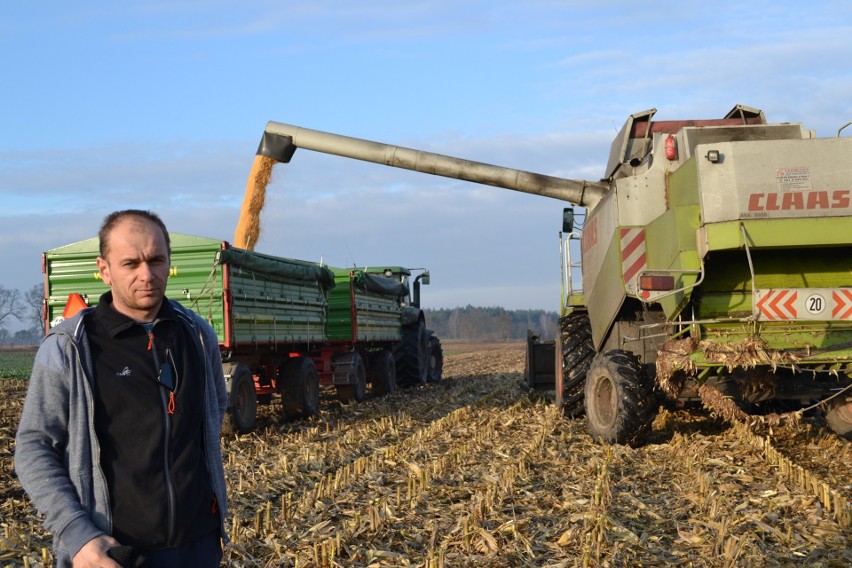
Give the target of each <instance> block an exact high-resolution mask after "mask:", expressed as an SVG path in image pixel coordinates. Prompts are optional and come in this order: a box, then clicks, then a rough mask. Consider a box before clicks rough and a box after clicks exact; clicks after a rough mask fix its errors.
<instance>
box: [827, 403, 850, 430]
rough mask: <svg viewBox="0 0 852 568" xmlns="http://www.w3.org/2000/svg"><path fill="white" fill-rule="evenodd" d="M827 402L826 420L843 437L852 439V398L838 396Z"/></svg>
mask: <svg viewBox="0 0 852 568" xmlns="http://www.w3.org/2000/svg"><path fill="white" fill-rule="evenodd" d="M825 404H826V407H827V408H826V410H825V421H826V422H828V425H829V427H830V428H831V429H832V430H834V433H835V434H837V435H838V436H840V437H841V438H846V439H847V440H852V399H849V398H848V397H847V398H844V397H842V396H838V397H836V398H833V399H831V400H830V401H828V402H827V403H825Z"/></svg>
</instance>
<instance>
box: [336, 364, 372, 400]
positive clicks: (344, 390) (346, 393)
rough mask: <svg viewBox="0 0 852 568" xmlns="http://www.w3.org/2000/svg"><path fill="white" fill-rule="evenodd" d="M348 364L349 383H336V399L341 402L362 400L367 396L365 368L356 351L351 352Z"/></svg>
mask: <svg viewBox="0 0 852 568" xmlns="http://www.w3.org/2000/svg"><path fill="white" fill-rule="evenodd" d="M350 364H351V365H352V369H351V370H350V373H351V374H350V378H351V380H352V383H351V384H348V385H337V400H339V401H340V402H343V403H347V402H352V401H353V400H354V401H355V402H363V401H364V399H365V398H367V368H366V367H365V366H364V360H363V359H361V355H360V354H358V353H357V352H354V353H352V355H351V359H350Z"/></svg>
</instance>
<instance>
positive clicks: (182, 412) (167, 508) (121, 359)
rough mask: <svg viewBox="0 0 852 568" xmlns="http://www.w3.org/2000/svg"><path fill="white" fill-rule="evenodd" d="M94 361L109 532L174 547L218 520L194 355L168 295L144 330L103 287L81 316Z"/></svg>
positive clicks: (144, 545)
mask: <svg viewBox="0 0 852 568" xmlns="http://www.w3.org/2000/svg"><path fill="white" fill-rule="evenodd" d="M86 332H87V334H88V338H89V342H90V344H91V347H92V354H93V360H94V361H93V362H94V367H95V377H94V382H95V430H96V432H97V436H98V442H99V444H100V450H101V452H100V465H101V468H102V469H103V472H104V475H105V476H106V480H107V485H108V487H109V494H110V506H111V509H112V515H113V536H114V537H115V538H116V539H117V540H118V541H119V542H120V543H122V544H128V545H132V546H135V547H137V548H139V549H142V550H157V549H164V548H174V547H176V546H180V545H183V544H187V543H189V542H192V541H194V540H195V539H197V538H199V537H201V536H203V535H205V534H207V533H209V532H211V531H213V530H216V529H217V528H218V526H219V518H218V513H217V511H216V509H215V506H216V505H215V502H214V499H213V490H212V487H211V484H210V475H209V473H208V471H207V466H206V464H205V461H204V453H203V443H204V435H203V420H204V385H205V382H204V366H203V360H202V359H201V357H202V356H203V354H202V353H200V352H199V350H198V349H196V348H195V345H196V342H195V341H194V340H193V338H192V336H191V335H189V334H190V333H192V332H191V330H190V329H188V327H187V326H186V325H185V324H184V323H183V322H182V321H181V319H179V317H178V316H177V314H176V313H175V311H174V308H173V307H172V306H171V304H169V302H168V300H164V302H163V307H162V308H161V309H160V312H159V314H158V315H157V318H156V320H155V323H154V325H153V326H152V327H151V331H150V333H149V331H147V330H146V327H145V326H143V325H142V324H139V323H136V322H135V321H133V320H132V319H130V318H128V317H126V316H124V315H122V314H120V313H118V312H116V311H115V310H114V309H113V307H112V294H111V293H110V292H107V293H106V294H104V295H103V296H102V297H101V299H100V303H99V304H98V307H97V309H96V310H95V311H94V312H93V313H92V314H91V315H90V316H89V317H88V318H87V320H86Z"/></svg>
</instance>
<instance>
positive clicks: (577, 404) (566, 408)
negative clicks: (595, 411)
mask: <svg viewBox="0 0 852 568" xmlns="http://www.w3.org/2000/svg"><path fill="white" fill-rule="evenodd" d="M560 327H561V330H562V412H563V413H564V414H565V416H567V417H568V418H576V417H578V416H582V415H583V413H584V412H585V411H586V407H585V400H584V399H585V386H586V374H587V373H588V371H589V367H590V366H591V365H592V360H593V359H594V358H595V346H594V344H593V343H592V328H591V325H590V324H589V314H587V313H586V312H573V313H571V314H570V315H568V316H566V317H565V318H563V319H562V322H561V325H560Z"/></svg>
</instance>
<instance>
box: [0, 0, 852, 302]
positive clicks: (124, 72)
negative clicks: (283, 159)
mask: <svg viewBox="0 0 852 568" xmlns="http://www.w3.org/2000/svg"><path fill="white" fill-rule="evenodd" d="M0 53H2V55H0V77H2V89H0V102H2V104H0V125H1V126H0V128H2V132H3V136H0V197H2V201H3V207H2V208H0V245H2V246H0V263H2V264H0V265H2V266H3V267H4V269H3V271H2V272H0V285H3V286H5V287H7V288H18V289H21V290H22V291H23V290H26V289H28V288H29V287H31V286H32V285H33V284H36V283H37V282H39V281H40V280H41V278H42V275H41V269H40V266H41V265H40V255H41V252H43V251H44V250H47V249H50V248H54V247H57V246H61V245H64V244H68V243H71V242H75V241H77V240H81V239H85V238H88V237H91V236H93V235H94V234H95V233H96V231H97V227H98V225H99V223H100V220H101V219H102V218H103V216H104V215H105V214H107V213H109V212H110V211H112V210H115V209H120V208H126V207H140V208H146V209H152V210H154V211H157V212H158V213H160V214H161V216H162V217H163V219H164V220H165V221H166V224H167V225H168V226H169V228H170V229H171V230H172V231H176V232H182V233H190V234H197V235H202V236H207V237H214V238H221V239H223V240H228V241H233V232H234V228H235V227H236V224H237V219H238V216H239V207H240V203H241V201H242V197H243V195H244V192H245V184H246V179H247V176H248V173H249V170H250V168H251V163H252V160H253V158H254V152H255V150H256V148H257V144H258V142H259V140H260V137H261V135H262V133H263V129H264V127H265V125H266V122H267V121H270V120H273V121H278V122H286V123H290V124H295V125H299V126H303V127H307V128H312V129H318V130H326V131H330V132H335V133H340V134H344V135H348V136H355V137H361V138H367V139H371V140H377V141H381V142H386V143H390V144H394V145H401V146H407V147H413V148H418V149H424V150H428V151H431V152H438V153H442V154H449V155H452V156H458V157H461V158H467V159H472V160H478V161H484V162H488V163H494V164H499V165H504V166H509V167H513V168H519V169H524V170H530V171H535V172H540V173H545V174H549V175H555V176H560V177H568V178H578V179H592V180H596V179H598V178H599V177H601V176H602V175H603V169H604V166H605V164H606V160H607V156H608V153H609V146H610V143H611V141H612V138H613V137H614V135H615V134H616V131H617V130H618V129H619V128H620V127H621V125H622V124H623V123H624V120H625V119H626V118H627V116H628V115H629V114H631V113H634V112H638V111H642V110H645V109H649V108H657V109H658V112H657V118H659V119H662V120H665V119H688V118H717V117H721V116H722V115H724V114H725V113H726V112H727V111H728V110H730V109H731V108H732V107H733V106H734V105H735V104H746V105H749V106H754V107H757V108H760V109H763V110H764V112H765V113H766V116H767V118H768V119H769V121H770V122H801V123H803V124H804V125H805V126H806V127H807V128H811V129H814V130H816V132H817V135H818V136H833V135H834V134H835V133H836V131H837V129H838V128H839V127H840V126H842V125H843V124H845V123H846V122H847V121H849V120H852V66H850V64H849V62H850V61H852V4H850V3H848V2H846V1H845V0H837V1H812V2H808V3H801V2H787V1H775V2H765V1H753V2H729V1H725V0H720V1H717V2H701V3H699V2H679V3H675V2H645V3H637V2H621V1H598V2H574V1H548V0H528V1H525V2H517V1H516V2H507V1H500V0H491V1H488V2H484V1H483V2H479V1H465V0H453V1H444V0H435V1H428V0H427V1H421V2H417V3H412V4H411V5H408V4H407V3H401V2H389V1H385V0H363V1H359V2H348V1H342V0H341V1H330V0H328V1H312V2H288V1H281V0H278V1H261V0H242V1H240V2H236V1H231V2H228V1H216V0H206V1H203V2H201V1H180V0H170V1H166V0H162V1H159V0H158V1H150V0H139V1H135V2H115V1H111V2H107V1H93V2H81V3H69V2H60V1H55V0H47V1H42V2H39V3H35V4H28V3H23V2H14V3H12V2H7V3H4V5H3V6H2V7H0ZM267 195H268V197H267V206H266V209H265V210H264V215H263V218H262V222H263V224H262V234H261V237H260V240H259V242H258V244H257V246H256V250H258V251H261V252H265V253H269V254H276V255H281V256H287V257H291V258H299V259H304V260H313V261H319V260H320V259H322V260H323V261H325V262H327V263H330V264H332V265H337V266H351V265H353V264H358V265H365V264H366V265H370V264H403V265H407V266H412V267H421V266H425V267H428V268H429V269H430V270H431V272H432V285H431V287H430V288H427V289H425V290H424V304H425V305H426V306H427V307H433V308H441V307H454V306H459V305H461V306H464V305H467V304H472V305H482V306H493V305H502V306H504V307H506V308H511V309H517V308H531V309H547V310H556V309H558V304H559V258H558V245H557V243H558V241H557V232H558V230H559V225H560V220H561V209H562V207H563V205H564V204H563V203H562V202H559V201H555V200H552V199H548V198H541V197H535V196H530V195H525V194H520V193H516V192H511V191H505V190H500V189H495V188H491V187H485V186H479V185H475V184H470V183H466V182H459V181H455V180H449V179H445V178H437V177H433V176H428V175H424V174H416V173H413V172H407V171H401V170H396V169H392V168H387V167H383V166H378V165H372V164H365V163H361V162H356V161H353V160H348V159H344V158H338V157H331V156H325V155H320V154H316V153H312V152H309V151H305V150H299V151H297V153H296V155H295V157H294V158H293V161H292V162H291V163H290V164H288V165H286V166H285V165H279V166H277V167H276V169H275V172H274V175H273V182H272V184H271V185H270V187H269V189H268V194H267Z"/></svg>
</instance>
